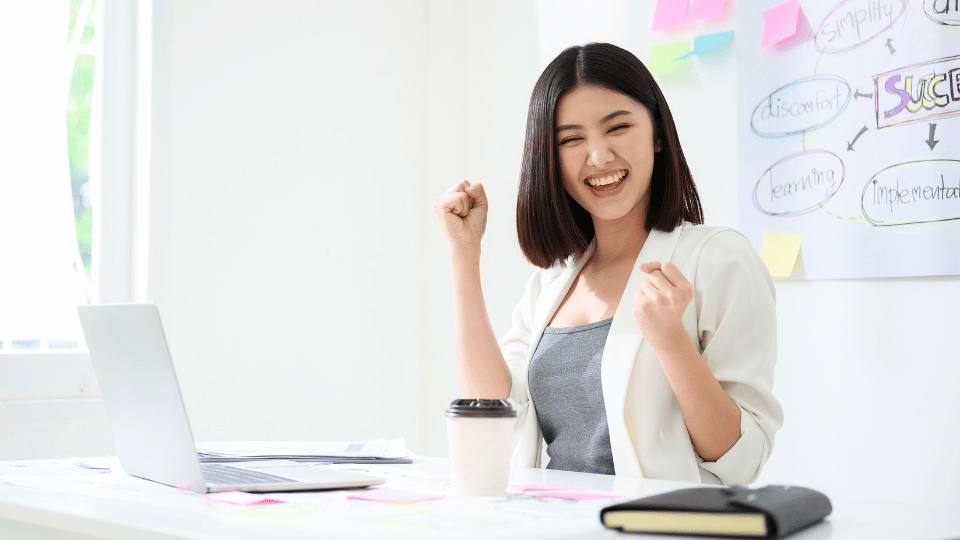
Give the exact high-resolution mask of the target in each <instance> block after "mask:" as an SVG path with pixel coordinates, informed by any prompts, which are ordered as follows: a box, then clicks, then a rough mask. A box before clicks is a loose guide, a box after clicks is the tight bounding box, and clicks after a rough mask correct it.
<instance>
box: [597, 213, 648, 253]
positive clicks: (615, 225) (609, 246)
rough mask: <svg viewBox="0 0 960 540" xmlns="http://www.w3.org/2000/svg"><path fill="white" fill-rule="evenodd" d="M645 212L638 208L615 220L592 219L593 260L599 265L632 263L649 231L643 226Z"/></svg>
mask: <svg viewBox="0 0 960 540" xmlns="http://www.w3.org/2000/svg"><path fill="white" fill-rule="evenodd" d="M645 217H646V216H645V214H644V212H643V211H642V210H641V208H638V209H637V211H635V212H630V213H629V214H627V215H626V216H623V217H622V218H620V219H617V220H612V221H608V220H600V219H594V220H593V228H594V232H595V234H596V238H597V250H596V252H595V253H594V254H593V260H594V261H595V262H596V264H597V265H598V266H599V267H606V266H613V265H616V264H618V263H629V264H631V265H632V264H633V262H634V261H636V260H637V256H638V255H639V254H640V250H641V249H642V248H643V244H644V242H646V241H647V236H649V234H650V232H649V231H647V230H646V229H645V228H644V221H645Z"/></svg>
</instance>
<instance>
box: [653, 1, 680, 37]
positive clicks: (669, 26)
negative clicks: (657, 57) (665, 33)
mask: <svg viewBox="0 0 960 540" xmlns="http://www.w3.org/2000/svg"><path fill="white" fill-rule="evenodd" d="M687 2H688V0H657V8H656V9H655V10H654V12H653V28H651V30H653V31H654V32H656V31H657V30H676V29H677V28H680V27H682V26H683V25H685V24H687V6H688V4H687Z"/></svg>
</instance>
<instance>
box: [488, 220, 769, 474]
mask: <svg viewBox="0 0 960 540" xmlns="http://www.w3.org/2000/svg"><path fill="white" fill-rule="evenodd" d="M595 249H596V243H595V242H594V243H592V244H591V245H590V247H589V248H588V249H587V251H586V252H585V253H584V254H583V256H582V257H580V258H578V259H574V258H573V257H571V258H569V259H568V260H567V261H566V262H565V263H564V264H563V265H558V266H555V267H552V268H549V269H546V270H542V269H538V270H536V271H535V272H534V273H533V276H532V277H531V278H530V280H529V281H528V282H527V287H526V292H525V294H524V296H523V298H522V299H521V300H520V302H519V304H517V307H516V308H515V309H514V311H513V325H512V327H511V328H510V330H509V331H508V332H507V333H506V334H505V335H504V336H503V337H502V338H501V339H500V349H501V351H502V352H503V356H504V358H505V359H506V361H507V364H508V365H509V366H510V370H511V373H512V374H513V388H512V391H511V395H510V401H511V402H512V403H513V405H514V406H515V407H516V408H517V409H518V410H519V415H518V418H517V430H518V431H519V433H518V434H517V435H518V436H516V437H514V440H515V443H516V446H515V450H514V455H513V464H514V465H516V466H522V467H539V466H541V456H542V455H543V447H542V441H543V438H542V436H541V434H540V427H539V423H538V421H537V413H536V410H535V409H534V406H533V401H532V399H531V397H530V388H529V384H528V383H529V380H528V368H529V366H530V360H531V359H532V358H533V353H534V351H536V349H537V344H538V343H539V341H540V336H541V335H542V334H543V329H544V328H545V327H546V326H547V324H548V323H549V321H550V319H552V318H553V314H554V313H555V312H556V311H557V308H558V307H559V306H560V302H561V301H562V300H563V298H564V297H565V296H566V294H567V291H568V290H569V288H570V286H571V285H572V284H573V282H574V281H575V280H576V277H577V276H578V275H579V273H580V269H581V268H582V267H583V265H584V264H585V263H586V262H587V260H589V259H590V256H591V255H592V254H593V251H594V250H595ZM647 261H660V262H666V261H671V262H673V263H674V264H676V265H677V266H678V267H679V268H680V270H681V271H682V272H683V275H684V276H685V277H686V278H687V280H689V281H690V283H691V284H692V285H693V288H694V298H693V300H692V301H691V302H690V305H689V306H688V307H687V309H686V311H685V312H684V314H683V324H684V326H685V327H686V329H687V332H688V333H689V334H690V337H691V338H693V340H694V343H697V344H698V346H699V349H700V353H701V354H702V355H703V358H704V360H705V361H706V362H707V364H708V365H709V366H710V370H711V371H712V372H713V375H714V376H715V377H716V378H717V380H718V381H719V382H720V385H721V386H722V387H723V389H724V390H725V391H726V392H727V394H728V395H729V396H730V397H731V398H733V400H734V401H735V402H736V403H737V405H738V406H739V407H740V439H739V440H738V441H737V443H736V444H734V445H733V447H732V448H731V449H730V450H729V451H727V453H726V454H724V455H723V456H722V457H720V459H718V460H717V461H716V462H705V461H703V459H701V458H700V456H698V455H697V453H696V451H695V450H694V448H693V444H692V443H691V441H690V435H689V433H688V432H687V428H686V424H684V421H683V415H682V414H681V413H680V407H679V405H678V403H677V400H676V396H674V393H673V390H672V388H671V387H670V383H669V382H668V381H667V378H666V375H665V374H664V372H663V368H662V367H661V366H660V361H659V359H658V358H657V356H656V354H655V353H654V352H653V349H652V348H651V347H650V345H649V344H647V343H645V342H644V340H643V336H642V335H641V333H640V330H639V329H638V327H637V323H636V321H635V320H634V317H633V295H634V291H635V290H636V289H637V288H638V287H639V285H640V283H641V282H642V281H643V280H644V279H645V278H646V274H644V273H643V272H641V271H640V270H639V269H638V268H637V265H639V264H640V263H643V262H647ZM775 294H776V292H775V289H774V286H773V280H772V279H771V278H770V273H769V272H768V271H767V269H766V267H765V266H764V264H763V262H762V261H761V260H760V257H759V256H758V255H757V253H756V251H755V250H754V249H753V246H752V245H751V244H750V242H749V241H748V240H747V239H746V238H745V237H744V236H743V235H742V234H740V232H738V231H737V230H735V229H731V228H726V227H708V226H703V225H692V224H689V223H684V225H682V226H681V227H677V228H676V229H674V230H673V231H672V232H669V233H664V232H659V231H651V232H650V235H649V237H648V238H647V241H646V243H644V245H643V249H642V250H641V251H640V255H639V256H638V257H637V262H636V264H635V265H634V268H633V272H632V273H631V274H630V279H629V281H627V287H626V289H625V290H624V293H623V298H621V300H620V304H619V306H618V307H617V311H616V314H615V315H614V317H613V324H612V325H611V327H610V333H609V335H608V337H607V341H606V345H605V347H604V350H603V359H602V364H601V375H600V378H601V385H602V387H603V399H604V405H605V408H606V414H607V422H608V423H609V428H610V446H611V449H612V451H613V462H614V468H615V470H616V474H618V475H628V476H642V477H646V478H660V479H667V480H682V481H686V482H702V483H711V484H718V483H722V484H726V485H732V484H749V483H750V482H752V481H754V480H756V478H757V476H758V475H759V474H760V469H761V467H762V466H763V464H764V462H765V461H766V460H767V458H768V457H769V456H770V452H771V450H772V449H773V437H774V434H775V433H776V431H777V430H778V429H780V427H781V426H782V425H783V409H782V408H781V406H780V403H779V402H778V401H777V399H776V398H775V397H774V396H773V392H772V390H773V372H774V365H775V363H776V356H777V323H776V307H775V305H774V300H775Z"/></svg>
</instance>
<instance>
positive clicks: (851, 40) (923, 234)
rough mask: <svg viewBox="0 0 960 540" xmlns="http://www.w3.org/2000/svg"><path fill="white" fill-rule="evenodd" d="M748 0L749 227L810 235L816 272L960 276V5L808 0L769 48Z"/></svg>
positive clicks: (811, 273) (742, 16)
mask: <svg viewBox="0 0 960 540" xmlns="http://www.w3.org/2000/svg"><path fill="white" fill-rule="evenodd" d="M783 4H785V3H784V2H779V3H778V2H776V0H755V1H751V2H747V3H745V4H744V3H741V4H738V6H737V18H738V27H737V40H736V43H737V52H738V88H739V97H738V100H739V102H738V112H737V118H738V126H737V132H738V160H737V161H738V174H739V178H740V184H739V186H738V203H739V213H740V216H739V218H740V223H739V226H740V229H741V230H742V231H743V233H744V234H746V235H747V237H748V238H750V240H751V242H753V244H754V246H755V247H756V248H757V250H758V251H760V249H761V246H762V239H763V235H764V233H790V234H798V235H801V236H802V238H803V250H802V253H801V255H800V257H801V259H802V261H803V264H802V268H803V271H802V272H801V274H803V275H799V276H798V277H800V278H806V279H841V278H869V277H894V276H928V275H956V274H960V143H958V138H960V13H958V12H957V9H956V7H955V4H956V2H953V1H952V0H951V2H944V1H943V0H917V1H911V2H907V1H906V0H847V1H834V2H825V1H808V0H801V1H800V2H799V5H800V10H801V13H802V20H803V21H804V22H803V23H802V24H800V26H799V30H798V31H797V33H796V35H794V36H793V37H792V38H790V39H788V40H785V41H783V42H781V43H778V44H776V45H773V46H769V47H766V48H763V45H762V44H763V43H764V41H763V40H764V39H766V38H765V36H764V32H765V31H766V30H765V26H764V21H765V19H764V17H763V14H764V13H765V12H767V11H768V10H770V8H773V7H775V6H778V5H783Z"/></svg>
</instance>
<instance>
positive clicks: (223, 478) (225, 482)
mask: <svg viewBox="0 0 960 540" xmlns="http://www.w3.org/2000/svg"><path fill="white" fill-rule="evenodd" d="M200 467H201V468H202V469H203V477H204V478H205V479H206V481H207V483H208V484H210V485H214V486H230V485H244V486H245V485H251V484H280V483H288V482H299V480H293V479H291V478H284V477H282V476H277V475H275V474H267V473H262V472H259V471H251V470H248V469H241V468H239V467H231V466H229V465H221V464H219V463H202V464H201V465H200Z"/></svg>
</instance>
